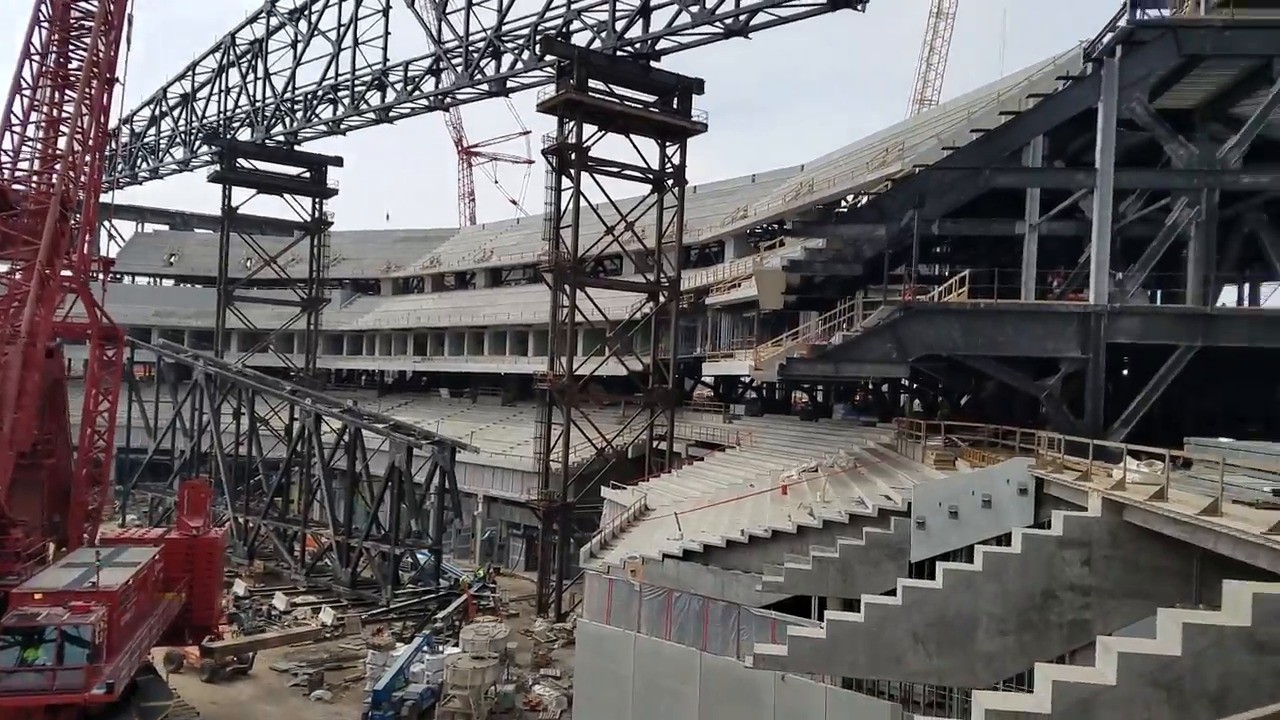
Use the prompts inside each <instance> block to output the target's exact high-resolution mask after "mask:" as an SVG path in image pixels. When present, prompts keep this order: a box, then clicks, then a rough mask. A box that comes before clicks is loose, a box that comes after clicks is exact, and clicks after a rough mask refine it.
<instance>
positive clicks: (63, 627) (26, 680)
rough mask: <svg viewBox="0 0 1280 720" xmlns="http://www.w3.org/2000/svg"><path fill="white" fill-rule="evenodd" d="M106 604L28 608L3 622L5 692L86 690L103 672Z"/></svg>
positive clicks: (0, 657) (1, 683) (1, 682)
mask: <svg viewBox="0 0 1280 720" xmlns="http://www.w3.org/2000/svg"><path fill="white" fill-rule="evenodd" d="M106 629H107V614H106V612H105V610H104V609H103V608H102V607H99V606H94V605H86V604H79V605H73V606H70V607H66V608H24V609H19V610H15V611H13V612H11V613H9V614H7V615H6V616H5V618H4V621H3V625H2V626H0V695H8V694H12V693H22V694H32V693H43V692H49V693H55V694H60V693H83V692H85V691H86V690H88V689H90V684H91V682H92V681H93V680H94V679H95V678H96V677H97V676H98V675H100V674H101V673H100V670H101V667H100V666H101V665H102V660H103V657H104V654H103V644H102V641H103V640H104V639H105V638H106Z"/></svg>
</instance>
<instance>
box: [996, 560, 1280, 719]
mask: <svg viewBox="0 0 1280 720" xmlns="http://www.w3.org/2000/svg"><path fill="white" fill-rule="evenodd" d="M1260 604H1262V606H1263V607H1264V609H1262V610H1259V607H1260ZM1277 620H1280V583H1262V582H1249V581H1242V580H1226V581H1224V582H1223V585H1222V608H1221V609H1220V610H1190V609H1181V608H1160V609H1159V610H1157V612H1156V634H1155V637H1154V638H1141V637H1116V636H1103V637H1099V638H1098V640H1097V645H1096V656H1095V662H1094V664H1093V665H1086V666H1073V665H1058V664H1048V663H1037V664H1036V666H1035V670H1034V673H1035V690H1034V692H1030V693H1016V692H997V691H990V690H981V691H976V692H974V694H973V713H972V718H973V719H974V720H1013V719H1014V718H1020V719H1031V718H1077V717H1088V718H1091V719H1096V720H1112V719H1115V720H1127V718H1129V717H1134V716H1135V715H1134V713H1135V712H1136V708H1137V707H1138V706H1136V705H1135V704H1134V702H1135V698H1140V697H1143V696H1144V695H1148V696H1150V695H1154V696H1156V697H1155V698H1154V702H1150V703H1149V704H1148V705H1147V706H1146V707H1143V709H1142V712H1143V713H1144V714H1143V715H1142V717H1153V718H1154V717H1178V718H1179V719H1180V720H1182V719H1184V718H1185V720H1217V719H1218V718H1221V717H1223V716H1225V715H1229V714H1232V713H1236V712H1244V711H1247V710H1249V709H1251V708H1253V707H1259V706H1261V705H1264V704H1267V703H1269V702H1275V701H1276V700H1277V699H1280V689H1272V688H1274V683H1273V682H1270V678H1273V677H1274V674H1275V672H1276V670H1277V668H1280V657H1277V655H1278V654H1280V637H1276V633H1275V632H1274V630H1272V628H1273V627H1274V626H1275V624H1276V622H1277ZM1190 635H1196V636H1198V637H1197V638H1196V639H1195V640H1194V641H1192V640H1190V639H1189V636H1190ZM1215 636H1216V637H1215ZM1232 638H1234V640H1232ZM1214 640H1217V642H1214ZM1227 647H1232V648H1235V649H1238V650H1240V651H1241V652H1238V653H1231V652H1224V651H1225V650H1226V649H1227ZM1224 664H1226V665H1229V667H1228V668H1227V669H1225V671H1222V670H1219V669H1216V668H1215V667H1214V666H1219V667H1220V666H1222V665H1224ZM1154 678H1160V680H1159V681H1158V682H1157V681H1154V680H1153V679H1154ZM1183 681H1185V684H1184V682H1183ZM1205 681H1207V682H1208V683H1211V686H1209V687H1204V688H1203V691H1202V692H1201V691H1199V690H1201V688H1200V687H1198V686H1200V685H1204V683H1205ZM1224 685H1225V687H1224ZM1173 687H1177V688H1178V692H1176V693H1174V692H1169V690H1170V689H1171V688H1173Z"/></svg>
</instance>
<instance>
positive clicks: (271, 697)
mask: <svg viewBox="0 0 1280 720" xmlns="http://www.w3.org/2000/svg"><path fill="white" fill-rule="evenodd" d="M317 645H323V644H322V643H317ZM292 650H293V649H291V648H281V649H279V650H267V651H264V652H263V653H261V654H260V655H259V656H258V659H257V662H256V663H255V666H254V669H253V672H252V673H250V674H249V675H247V676H238V677H232V678H228V679H226V680H223V681H222V682H219V683H217V684H212V685H210V684H205V683H202V682H200V679H199V678H197V677H196V675H195V673H193V672H182V673H176V674H173V675H170V676H169V684H170V685H171V686H172V687H173V689H174V690H176V691H177V692H178V694H179V695H181V696H182V698H183V699H184V700H186V701H187V702H188V703H190V704H191V706H192V707H194V708H195V709H196V710H199V711H200V718H201V720H257V718H268V717H281V718H307V719H308V720H358V718H359V717H360V696H361V693H362V691H363V685H361V684H357V685H355V686H354V687H353V688H352V689H350V690H348V691H346V692H344V693H342V694H340V695H338V696H336V697H335V698H334V702H333V703H322V702H312V701H311V700H309V699H307V695H306V693H305V692H303V689H302V688H300V687H296V688H291V687H287V684H288V682H289V678H290V676H289V675H288V674H287V673H278V672H275V671H273V670H272V669H271V668H270V667H269V666H270V665H271V663H274V662H279V661H281V660H283V659H284V657H285V655H286V654H288V653H290V652H291V651H292ZM157 660H158V658H157ZM158 664H159V663H158V662H157V665H158ZM267 709H270V712H269V713H268V712H266V710H267Z"/></svg>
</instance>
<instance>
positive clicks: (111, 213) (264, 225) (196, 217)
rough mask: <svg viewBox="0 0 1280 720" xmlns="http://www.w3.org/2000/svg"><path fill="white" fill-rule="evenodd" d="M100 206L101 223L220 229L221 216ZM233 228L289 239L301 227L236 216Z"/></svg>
mask: <svg viewBox="0 0 1280 720" xmlns="http://www.w3.org/2000/svg"><path fill="white" fill-rule="evenodd" d="M100 207H101V208H102V212H101V214H100V217H101V218H102V220H103V221H104V222H126V223H127V222H132V223H137V224H139V225H158V226H163V227H166V228H169V229H170V230H193V231H194V230H204V231H206V232H211V233H215V232H219V231H220V230H222V216H221V215H213V214H211V213H198V212H189V211H187V210H172V209H170V208H159V207H148V206H146V205H127V204H124V203H107V202H104V203H101V205H100ZM234 229H235V230H236V231H237V232H247V233H253V234H255V235H283V236H290V235H293V234H294V233H295V232H297V231H299V230H302V229H303V226H302V224H300V223H299V222H297V221H296V220H285V219H281V218H273V217H266V216H262V215H249V214H246V213H236V217H235V225H234Z"/></svg>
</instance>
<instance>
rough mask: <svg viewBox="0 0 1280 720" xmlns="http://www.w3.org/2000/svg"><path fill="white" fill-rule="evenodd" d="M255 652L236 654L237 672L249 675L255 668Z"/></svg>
mask: <svg viewBox="0 0 1280 720" xmlns="http://www.w3.org/2000/svg"><path fill="white" fill-rule="evenodd" d="M253 656H254V654H253V653H243V654H241V655H237V656H236V674H237V675H248V674H249V671H250V670H252V669H253Z"/></svg>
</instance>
